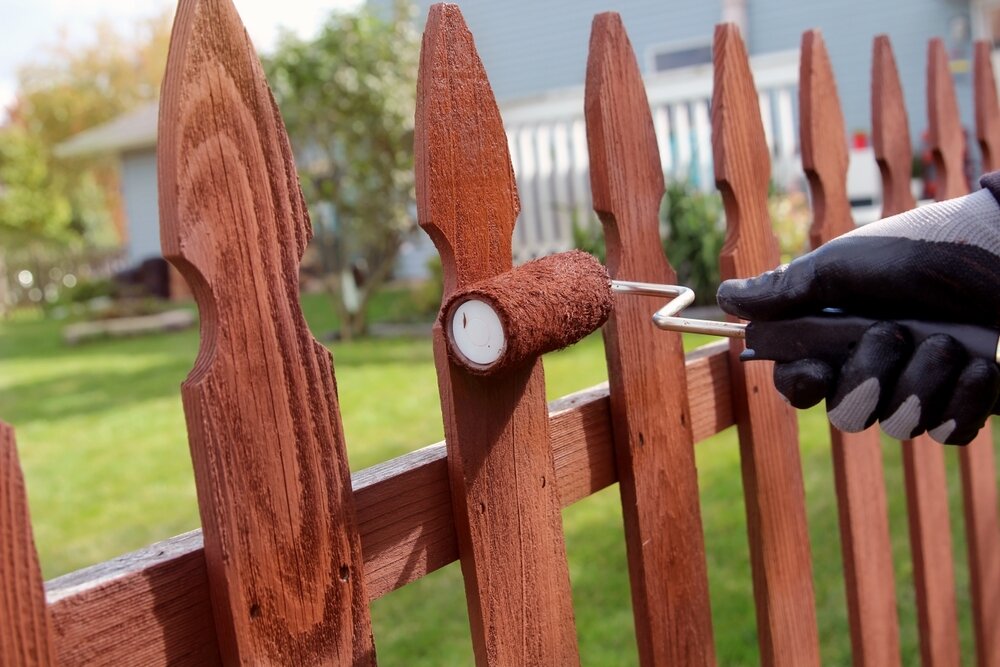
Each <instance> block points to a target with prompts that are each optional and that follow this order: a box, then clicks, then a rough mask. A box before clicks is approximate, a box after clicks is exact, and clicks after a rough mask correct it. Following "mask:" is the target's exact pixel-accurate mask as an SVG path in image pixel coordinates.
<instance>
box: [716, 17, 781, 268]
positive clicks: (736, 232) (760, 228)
mask: <svg viewBox="0 0 1000 667" xmlns="http://www.w3.org/2000/svg"><path fill="white" fill-rule="evenodd" d="M713 52H714V62H715V75H714V87H713V93H712V157H713V161H714V165H715V182H716V184H717V185H718V187H719V190H720V191H721V192H722V200H723V203H724V204H725V207H726V220H727V225H728V232H727V235H726V243H725V245H724V246H723V248H722V257H721V260H722V263H723V265H724V266H726V265H731V266H732V273H731V275H729V276H727V277H749V276H752V275H756V274H758V273H760V272H761V271H766V270H767V269H773V268H774V267H775V266H777V264H778V262H779V259H780V254H779V251H778V242H777V240H776V239H775V237H774V233H773V232H772V231H771V221H770V216H769V214H768V211H767V191H768V184H769V182H770V179H771V155H770V153H769V152H768V149H767V142H766V141H765V139H764V125H763V123H762V122H761V119H760V105H759V102H758V99H757V90H756V87H755V86H754V81H753V74H752V73H751V71H750V61H749V59H748V57H747V50H746V47H745V46H744V44H743V38H742V37H741V36H740V31H739V28H738V27H737V26H736V25H735V24H732V23H727V24H722V25H717V26H716V27H715V39H714V46H713Z"/></svg>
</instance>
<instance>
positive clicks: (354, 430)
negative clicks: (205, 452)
mask: <svg viewBox="0 0 1000 667" xmlns="http://www.w3.org/2000/svg"><path fill="white" fill-rule="evenodd" d="M406 302H407V297H406V295H401V294H389V295H387V296H384V297H382V298H381V299H380V300H379V301H378V302H377V303H376V304H375V307H376V310H377V311H378V316H379V317H387V316H389V314H391V313H398V311H400V310H406ZM304 304H305V309H306V313H307V317H308V319H309V321H310V323H311V324H312V325H313V329H314V331H316V332H317V333H318V334H322V333H324V332H326V331H328V330H330V329H331V328H332V327H333V326H334V323H335V320H334V318H333V316H332V314H331V312H330V309H329V307H328V306H327V304H326V302H325V301H324V299H323V297H318V296H307V297H305V299H304ZM706 340H707V339H705V338H698V339H696V338H692V339H690V340H689V341H688V342H689V343H690V344H691V346H693V345H696V344H700V343H702V342H705V341H706ZM332 349H333V352H334V362H335V365H336V369H337V381H338V387H339V390H340V398H341V407H342V413H343V418H344V428H345V431H346V436H347V442H348V449H349V453H350V457H351V467H352V469H355V470H357V469H359V468H363V467H366V466H369V465H372V464H374V463H377V462H379V461H382V460H385V459H387V458H390V457H393V456H397V455H399V454H402V453H404V452H407V451H409V450H412V449H416V448H418V447H420V446H423V445H425V444H428V443H431V442H435V441H437V440H440V439H441V437H442V427H441V417H440V411H439V407H438V397H437V385H436V378H435V373H434V366H433V361H432V357H431V349H430V342H429V340H427V339H413V340H408V339H395V340H377V341H376V340H366V341H361V342H356V343H350V344H334V345H333V346H332ZM196 350H197V334H196V333H195V332H193V331H191V332H185V333H178V334H168V335H161V336H154V337H148V338H142V339H132V340H122V341H101V342H95V343H91V344H87V345H83V346H80V347H77V348H68V347H65V346H63V345H62V343H61V342H60V340H59V324H57V323H53V322H49V321H44V320H39V319H31V318H19V319H17V320H15V321H10V322H0V417H2V418H3V419H5V420H7V421H9V422H11V423H13V424H14V425H15V426H16V427H17V434H18V441H19V445H20V451H21V459H22V463H23V465H24V468H25V473H26V475H27V481H28V489H29V493H30V498H31V508H32V513H33V518H34V525H35V537H36V540H37V543H38V548H39V551H40V554H41V559H42V566H43V568H44V570H45V575H46V576H47V577H52V576H55V575H58V574H62V573H64V572H67V571H70V570H73V569H75V568H79V567H81V566H84V565H88V564H91V563H94V562H97V561H100V560H104V559H107V558H109V557H112V556H115V555H117V554H120V553H122V552H125V551H128V550H132V549H135V548H138V547H140V546H143V545H144V544H147V543H149V542H151V541H154V540H159V539H163V538H166V537H170V536H171V535H174V534H177V533H179V532H182V531H185V530H189V529H191V528H194V527H196V526H197V525H198V512H197V506H196V500H195V492H194V484H193V479H192V472H191V465H190V462H189V457H188V453H187V444H186V440H185V432H184V421H183V415H182V412H181V406H180V398H179V393H178V389H177V388H178V385H179V384H180V382H181V380H182V379H183V378H184V376H185V375H186V374H187V372H188V369H189V368H190V366H191V363H192V361H193V359H194V356H195V353H196ZM545 369H546V379H547V382H548V393H549V396H550V397H552V398H555V397H557V396H560V395H562V394H565V393H568V392H570V391H574V390H576V389H580V388H583V387H586V386H590V385H592V384H595V383H597V382H599V381H601V380H602V379H604V378H605V368H604V356H603V351H602V348H601V341H600V338H599V337H597V336H592V337H590V338H588V339H587V340H585V341H583V342H582V343H580V344H579V345H577V346H575V347H573V348H571V349H569V350H566V351H563V352H560V353H556V354H553V355H550V356H548V357H547V358H546V366H545ZM800 432H801V443H802V458H803V467H804V470H805V483H806V495H807V503H808V511H809V520H810V536H811V541H812V553H813V564H814V572H815V586H816V595H817V605H818V615H819V619H820V633H821V641H822V649H823V658H824V662H825V663H827V664H832V665H841V664H847V663H849V661H850V658H849V656H850V642H849V638H848V628H847V621H846V602H845V598H844V592H843V576H842V574H841V562H840V545H839V537H838V529H837V514H836V501H835V496H834V491H833V475H832V470H831V464H830V452H829V444H828V439H827V434H826V424H825V421H824V420H823V414H822V412H821V411H818V410H812V411H808V412H805V413H803V414H802V415H801V419H800ZM697 460H698V469H699V479H700V486H701V499H702V507H703V510H702V512H703V517H704V522H705V534H706V540H707V544H708V558H709V574H710V577H711V593H712V612H713V618H714V622H715V637H716V645H717V650H718V661H719V664H720V665H742V664H747V665H751V664H756V663H757V662H758V661H757V658H756V638H755V637H756V635H755V629H754V616H753V601H752V595H751V590H750V567H749V555H748V549H747V545H746V525H745V516H744V511H743V503H742V487H741V483H740V466H739V452H738V448H737V443H736V438H735V433H734V432H733V429H730V430H729V431H727V432H725V433H722V434H720V435H718V436H716V437H714V438H711V439H709V440H707V441H705V442H703V443H701V444H700V445H699V446H698V448H697ZM885 460H886V470H887V480H886V481H887V484H888V488H889V493H890V512H891V523H892V531H893V544H894V554H895V560H896V566H897V567H896V577H897V590H898V592H899V599H900V620H901V625H902V628H901V631H902V639H903V645H904V659H903V664H915V663H916V662H917V661H918V655H919V652H918V647H917V638H916V619H915V615H914V602H913V593H912V583H911V581H910V571H911V564H910V560H909V555H908V539H907V533H906V519H905V500H904V495H903V481H902V468H901V462H900V454H899V447H898V446H897V445H895V444H892V443H888V442H887V443H886V447H885ZM948 461H949V481H950V484H951V489H952V504H953V512H952V516H953V517H956V520H955V521H954V523H953V533H954V540H955V544H956V566H957V570H958V578H959V598H960V599H959V608H960V610H961V612H962V617H961V623H962V632H963V636H962V639H963V651H964V654H965V658H966V661H967V662H968V664H972V662H971V658H972V644H971V630H970V619H969V613H968V608H969V601H968V582H967V567H966V561H965V553H964V535H963V526H962V524H961V521H960V520H958V519H957V518H958V517H960V516H961V513H960V510H959V506H958V505H959V502H960V494H959V485H958V470H957V462H956V457H955V455H954V452H949V456H948ZM564 518H565V529H566V541H567V546H568V550H569V558H570V571H571V576H572V580H573V589H574V604H575V606H576V616H577V627H578V633H579V636H580V645H581V651H582V655H583V661H584V664H589V665H631V664H635V663H636V657H635V642H634V639H633V637H632V629H631V626H632V618H631V611H630V606H629V597H628V575H627V572H626V566H625V548H624V542H623V539H622V528H621V509H620V503H619V500H618V493H617V490H616V489H615V488H611V489H607V490H605V491H603V492H601V493H599V494H597V495H595V496H593V497H591V498H588V499H586V500H584V501H581V502H579V503H577V504H576V505H574V506H573V507H571V508H569V509H567V510H566V512H565V514H564ZM373 613H374V618H375V633H376V634H375V636H376V642H377V644H378V651H379V656H380V659H381V662H382V664H385V665H404V664H405V665H408V666H418V665H428V666H431V665H433V666H438V665H453V664H469V663H471V645H470V641H469V632H468V628H467V616H466V611H465V602H464V595H463V590H462V582H461V573H460V571H459V569H458V567H457V565H451V566H449V567H447V568H445V569H443V570H441V571H439V572H436V573H434V574H432V575H430V576H428V577H426V578H424V579H423V580H421V581H419V582H416V583H414V584H412V585H410V586H407V587H406V588H404V589H402V590H400V591H397V592H395V593H392V594H390V595H388V596H387V597H386V598H384V599H381V600H379V601H377V602H376V603H375V604H374V606H373Z"/></svg>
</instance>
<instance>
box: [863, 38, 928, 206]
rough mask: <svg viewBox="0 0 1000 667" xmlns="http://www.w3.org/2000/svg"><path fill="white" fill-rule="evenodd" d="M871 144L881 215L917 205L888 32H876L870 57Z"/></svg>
mask: <svg viewBox="0 0 1000 667" xmlns="http://www.w3.org/2000/svg"><path fill="white" fill-rule="evenodd" d="M872 146H873V147H874V149H875V160H876V161H877V162H878V166H879V170H880V171H881V172H882V217H887V216H890V215H896V214H897V213H902V212H903V211H908V210H910V209H911V208H913V207H914V206H916V205H917V202H916V200H915V199H914V198H913V191H912V190H911V189H910V174H911V173H912V170H913V149H912V148H911V145H910V126H909V122H908V121H907V115H906V102H905V101H904V98H903V86H902V85H901V84H900V82H899V69H898V68H897V67H896V59H895V57H894V56H893V54H892V43H891V42H890V41H889V36H888V35H877V36H876V37H875V43H874V46H873V56H872Z"/></svg>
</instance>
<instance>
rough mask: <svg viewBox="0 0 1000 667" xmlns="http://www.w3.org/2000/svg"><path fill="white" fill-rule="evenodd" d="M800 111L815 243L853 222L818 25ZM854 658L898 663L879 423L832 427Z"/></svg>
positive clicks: (843, 142) (841, 133)
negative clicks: (850, 429)
mask: <svg viewBox="0 0 1000 667" xmlns="http://www.w3.org/2000/svg"><path fill="white" fill-rule="evenodd" d="M799 62H800V64H801V75H800V78H799V110H800V111H799V117H800V122H801V124H800V126H799V128H800V134H801V144H802V167H803V169H804V170H805V172H806V175H807V176H808V178H809V186H810V189H811V191H812V203H813V223H812V227H811V229H810V238H811V241H812V246H813V247H814V248H816V247H819V246H820V245H822V244H823V243H826V242H827V241H830V240H832V239H834V238H836V237H837V236H840V235H841V234H845V233H847V232H849V231H851V230H852V229H854V220H853V219H852V217H851V203H850V201H849V199H848V197H847V165H848V159H849V158H848V153H847V135H846V132H845V130H844V116H843V114H842V112H841V109H840V98H839V96H838V94H837V84H836V81H835V80H834V78H833V69H832V67H831V65H830V59H829V56H828V55H827V51H826V45H825V44H824V43H823V36H822V34H821V33H820V32H819V31H818V30H809V31H807V32H805V33H804V34H803V35H802V56H801V58H800V60H799ZM830 439H831V452H832V455H833V471H834V480H835V483H836V489H837V506H838V509H839V516H840V539H841V549H842V551H843V557H844V579H845V583H846V586H847V605H848V613H849V621H850V626H851V646H852V649H853V656H854V660H853V662H854V665H857V666H861V665H871V666H873V667H874V666H882V665H898V664H900V654H899V619H898V617H897V614H896V588H895V584H894V581H893V570H892V547H891V543H890V540H889V514H888V504H887V500H886V492H885V477H884V473H883V468H882V449H881V447H882V445H881V442H880V438H879V430H878V427H877V426H874V427H872V428H869V429H868V430H866V431H864V432H862V433H844V432H842V431H839V430H837V429H835V428H833V427H832V426H831V427H830Z"/></svg>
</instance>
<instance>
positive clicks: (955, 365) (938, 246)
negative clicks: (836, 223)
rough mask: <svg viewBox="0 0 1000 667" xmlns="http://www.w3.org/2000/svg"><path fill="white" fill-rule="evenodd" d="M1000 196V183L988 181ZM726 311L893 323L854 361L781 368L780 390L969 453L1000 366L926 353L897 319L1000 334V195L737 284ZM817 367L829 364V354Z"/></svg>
mask: <svg viewBox="0 0 1000 667" xmlns="http://www.w3.org/2000/svg"><path fill="white" fill-rule="evenodd" d="M994 181H995V184H996V186H997V187H995V188H992V189H993V190H994V191H997V192H1000V173H995V174H992V175H990V176H987V177H984V178H983V183H984V185H987V186H992V185H994ZM718 301H719V306H720V307H721V308H722V309H723V310H725V311H726V312H727V313H730V314H733V315H738V316H739V317H742V318H744V319H748V320H751V321H754V320H759V321H760V320H785V319H791V318H796V317H802V316H807V315H816V314H818V313H820V312H821V311H822V310H823V309H825V308H836V309H840V310H842V311H844V312H846V313H848V314H851V315H858V316H864V317H869V318H875V319H879V320H883V321H881V322H879V323H877V324H875V325H873V326H871V327H870V328H869V329H868V330H867V331H866V332H865V333H864V335H863V336H862V337H861V339H860V340H859V341H858V342H857V345H856V346H855V347H854V349H853V350H852V352H851V353H850V354H849V356H848V357H847V361H846V362H845V363H844V364H843V366H841V367H839V368H833V367H831V366H830V365H829V364H828V363H826V362H824V361H822V360H821V359H820V358H804V359H800V360H798V361H794V362H789V363H778V364H776V365H775V368H774V382H775V386H776V387H777V389H778V391H780V392H781V393H782V394H783V395H784V396H785V397H786V398H787V399H788V400H789V401H790V402H791V403H792V405H794V406H795V407H797V408H806V407H810V406H812V405H815V404H816V403H818V402H819V401H820V400H822V399H823V398H826V399H827V411H828V413H829V417H830V421H831V423H832V424H833V425H834V426H836V427H837V428H839V429H841V430H843V431H848V432H857V431H861V430H864V429H865V428H867V427H869V426H871V425H872V424H873V423H875V421H876V420H878V421H880V422H881V425H882V429H883V430H884V431H885V432H886V433H888V434H889V435H891V436H893V437H895V438H900V439H907V438H912V437H915V436H917V435H919V434H920V433H923V432H924V431H929V432H930V435H931V437H932V438H934V439H935V440H937V441H938V442H941V443H947V444H967V443H968V442H970V441H971V440H972V439H973V438H974V437H975V435H976V433H978V432H979V429H981V428H982V427H983V425H984V424H985V422H986V420H987V419H988V418H989V415H990V414H991V413H994V412H996V411H997V410H998V408H1000V404H998V395H1000V368H998V367H997V364H996V363H995V362H993V361H988V360H986V359H980V358H976V359H970V358H969V357H968V354H967V353H966V350H965V348H964V347H963V346H962V345H961V344H959V343H958V342H957V341H955V340H954V339H953V338H951V337H950V336H947V335H943V334H936V335H933V336H930V337H929V338H927V339H925V340H924V341H923V342H921V343H920V345H918V346H914V345H913V342H912V340H911V339H910V336H909V334H908V331H907V329H905V328H904V327H901V326H900V325H898V324H896V323H894V322H893V321H892V320H899V319H912V320H925V321H936V322H949V323H967V324H977V325H982V326H987V327H992V328H996V327H998V326H1000V206H998V204H997V198H995V197H994V195H993V194H992V193H991V192H990V190H988V189H984V190H980V191H978V192H976V193H973V194H971V195H967V196H965V197H959V198H957V199H952V200H949V201H945V202H940V203H937V204H931V205H928V206H924V207H921V208H919V209H914V210H912V211H908V212H906V213H903V214H901V215H897V216H893V217H890V218H886V219H884V220H880V221H878V222H875V223H872V224H870V225H866V226H865V227H861V228H859V229H857V230H854V231H853V232H851V233H849V234H845V235H844V236H841V237H840V238H837V239H835V240H833V241H831V242H829V243H827V244H825V245H823V246H822V247H820V248H819V249H817V250H815V251H813V252H811V253H809V254H807V255H804V256H802V257H800V258H798V259H796V260H795V261H794V262H792V263H791V264H789V265H787V266H784V267H780V268H779V269H777V270H775V271H769V272H767V273H764V274H762V275H760V276H757V277H756V278H750V279H746V280H728V281H726V282H724V283H723V284H722V285H721V286H720V287H719V293H718ZM816 356H817V357H820V356H822V355H820V354H818V353H817V355H816Z"/></svg>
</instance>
